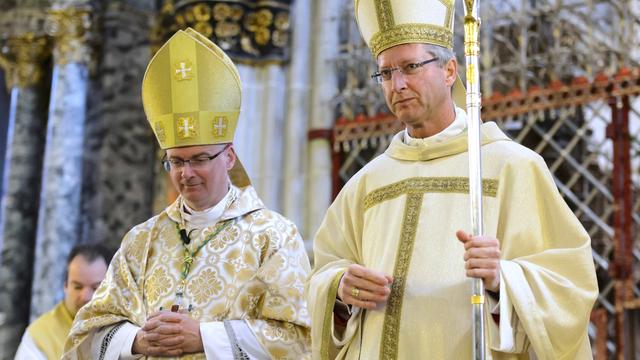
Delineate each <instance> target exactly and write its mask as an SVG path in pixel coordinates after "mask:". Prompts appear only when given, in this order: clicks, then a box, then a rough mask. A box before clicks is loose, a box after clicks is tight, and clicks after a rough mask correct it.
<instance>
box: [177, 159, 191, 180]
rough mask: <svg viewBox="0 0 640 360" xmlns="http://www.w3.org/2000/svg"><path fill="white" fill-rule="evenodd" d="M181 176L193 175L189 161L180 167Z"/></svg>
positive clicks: (188, 176)
mask: <svg viewBox="0 0 640 360" xmlns="http://www.w3.org/2000/svg"><path fill="white" fill-rule="evenodd" d="M180 171H181V174H182V177H183V178H190V177H191V176H193V168H192V167H191V163H190V162H188V161H186V162H185V163H184V165H183V166H182V169H180Z"/></svg>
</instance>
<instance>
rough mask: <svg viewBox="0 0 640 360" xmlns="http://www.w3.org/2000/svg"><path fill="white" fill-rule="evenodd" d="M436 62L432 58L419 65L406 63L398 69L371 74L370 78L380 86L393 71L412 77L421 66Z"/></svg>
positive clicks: (388, 78)
mask: <svg viewBox="0 0 640 360" xmlns="http://www.w3.org/2000/svg"><path fill="white" fill-rule="evenodd" d="M436 60H438V58H435V57H434V58H432V59H429V60H425V61H422V62H419V63H408V64H406V65H403V66H400V67H395V68H391V69H382V70H378V71H377V72H375V73H373V75H371V78H372V79H374V80H375V81H376V82H377V83H378V84H382V82H383V81H388V80H391V75H393V72H394V71H400V72H401V73H402V74H403V75H414V74H417V73H418V72H420V69H421V68H422V67H423V66H425V65H427V64H428V63H431V62H434V61H436Z"/></svg>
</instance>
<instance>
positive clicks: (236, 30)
mask: <svg viewBox="0 0 640 360" xmlns="http://www.w3.org/2000/svg"><path fill="white" fill-rule="evenodd" d="M291 3H292V0H269V1H263V0H258V1H256V0H234V1H210V0H209V1H175V0H164V2H163V5H162V7H161V10H160V15H159V17H158V21H157V24H156V27H155V29H154V31H153V32H152V34H151V41H152V44H153V45H154V50H157V49H159V48H160V46H162V44H163V43H164V42H165V41H166V40H167V39H169V37H171V35H173V34H174V33H175V32H176V31H177V30H179V29H185V28H187V27H191V28H193V29H195V30H196V31H198V32H199V33H201V34H202V35H204V36H206V37H207V38H209V39H211V40H212V41H213V42H214V43H216V44H217V45H218V46H220V48H222V49H223V50H224V51H225V52H226V53H227V54H228V55H229V56H230V57H231V58H232V59H234V60H235V61H239V62H244V63H265V62H275V63H282V62H286V61H288V59H289V46H290V38H291V21H290V11H291V9H290V8H291Z"/></svg>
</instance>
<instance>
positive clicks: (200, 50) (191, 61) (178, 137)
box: [142, 28, 242, 149]
mask: <svg viewBox="0 0 640 360" xmlns="http://www.w3.org/2000/svg"><path fill="white" fill-rule="evenodd" d="M241 98H242V90H241V84H240V76H239V74H238V70H237V69H236V67H235V65H234V64H233V62H232V61H231V59H229V57H228V56H227V55H226V54H225V53H224V52H223V51H222V50H221V49H220V48H218V47H217V46H216V45H215V44H214V43H213V42H211V41H210V40H209V39H207V38H206V37H204V36H203V35H200V34H199V33H198V32H196V31H195V30H193V29H190V28H189V29H187V30H185V31H182V30H180V31H178V32H176V33H175V34H174V35H173V36H172V37H171V38H170V39H169V40H168V41H167V42H166V43H165V44H164V45H163V46H162V47H161V48H160V50H158V52H157V53H156V55H155V56H154V57H153V58H152V59H151V62H149V66H147V71H146V72H145V74H144V79H143V80H142V104H143V105H144V112H145V114H146V115H147V120H148V121H149V124H150V125H151V128H152V129H153V132H154V133H155V135H156V138H157V139H158V143H159V144H160V147H161V148H162V149H169V148H174V147H182V146H193V145H212V144H223V143H230V142H232V141H233V135H234V133H235V130H236V126H237V124H238V116H239V115H240V101H241Z"/></svg>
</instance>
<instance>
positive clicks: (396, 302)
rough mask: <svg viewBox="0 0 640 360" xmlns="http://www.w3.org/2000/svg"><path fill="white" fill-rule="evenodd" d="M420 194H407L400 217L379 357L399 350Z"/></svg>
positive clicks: (390, 357) (393, 354)
mask: <svg viewBox="0 0 640 360" xmlns="http://www.w3.org/2000/svg"><path fill="white" fill-rule="evenodd" d="M422 197H423V195H422V194H415V193H414V194H409V195H408V196H407V204H406V205H405V208H404V217H403V220H402V234H401V235H400V245H399V247H398V254H397V255H396V264H395V266H394V270H393V278H394V281H393V284H392V285H391V295H390V296H389V300H388V302H387V308H386V311H385V314H384V323H383V325H382V342H381V344H380V359H395V358H396V355H397V353H398V338H399V330H400V314H402V300H403V298H404V289H405V285H406V278H407V272H408V271H409V264H411V256H412V255H413V244H414V242H415V239H416V232H417V229H418V219H419V218H420V209H421V205H422Z"/></svg>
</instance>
